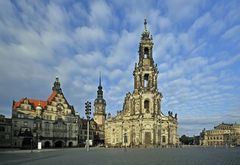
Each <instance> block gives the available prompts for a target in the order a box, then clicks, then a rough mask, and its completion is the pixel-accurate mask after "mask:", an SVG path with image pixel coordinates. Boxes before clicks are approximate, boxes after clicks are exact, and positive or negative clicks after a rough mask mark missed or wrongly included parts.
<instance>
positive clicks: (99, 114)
mask: <svg viewBox="0 0 240 165" xmlns="http://www.w3.org/2000/svg"><path fill="white" fill-rule="evenodd" d="M94 106H95V112H94V114H93V115H94V120H95V121H96V123H97V124H99V125H103V124H104V122H105V118H106V112H105V108H106V101H105V100H104V98H103V88H102V78H101V73H100V76H99V86H98V90H97V98H96V99H95V101H94Z"/></svg>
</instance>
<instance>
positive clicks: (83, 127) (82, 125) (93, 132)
mask: <svg viewBox="0 0 240 165" xmlns="http://www.w3.org/2000/svg"><path fill="white" fill-rule="evenodd" d="M78 124H79V136H78V137H79V139H78V142H79V146H80V147H83V146H85V144H86V140H87V120H86V119H83V118H79V122H78ZM97 131H98V125H97V123H96V122H95V121H94V120H93V119H91V120H90V122H89V140H90V141H91V142H92V144H91V145H96V144H98V140H99V137H98V135H97Z"/></svg>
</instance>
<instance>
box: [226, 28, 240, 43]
mask: <svg viewBox="0 0 240 165" xmlns="http://www.w3.org/2000/svg"><path fill="white" fill-rule="evenodd" d="M239 34H240V25H236V26H234V27H232V28H230V29H228V30H227V31H226V32H225V33H224V34H223V35H222V38H223V39H226V40H235V41H236V40H238V37H237V36H238V35H239Z"/></svg>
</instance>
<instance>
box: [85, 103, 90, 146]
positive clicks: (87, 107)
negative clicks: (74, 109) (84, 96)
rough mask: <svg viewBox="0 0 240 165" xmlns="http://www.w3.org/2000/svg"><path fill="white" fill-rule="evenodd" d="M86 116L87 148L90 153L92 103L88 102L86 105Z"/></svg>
mask: <svg viewBox="0 0 240 165" xmlns="http://www.w3.org/2000/svg"><path fill="white" fill-rule="evenodd" d="M85 114H86V117H87V141H86V148H87V151H89V120H90V115H91V102H89V101H87V102H86V103H85Z"/></svg>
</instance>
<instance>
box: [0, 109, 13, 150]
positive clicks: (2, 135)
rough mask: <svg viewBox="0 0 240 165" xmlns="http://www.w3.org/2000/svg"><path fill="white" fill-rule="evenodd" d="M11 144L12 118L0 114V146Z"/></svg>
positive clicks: (9, 145)
mask: <svg viewBox="0 0 240 165" xmlns="http://www.w3.org/2000/svg"><path fill="white" fill-rule="evenodd" d="M11 145H12V120H11V119H9V118H5V116H4V115H1V114H0V147H11Z"/></svg>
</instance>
